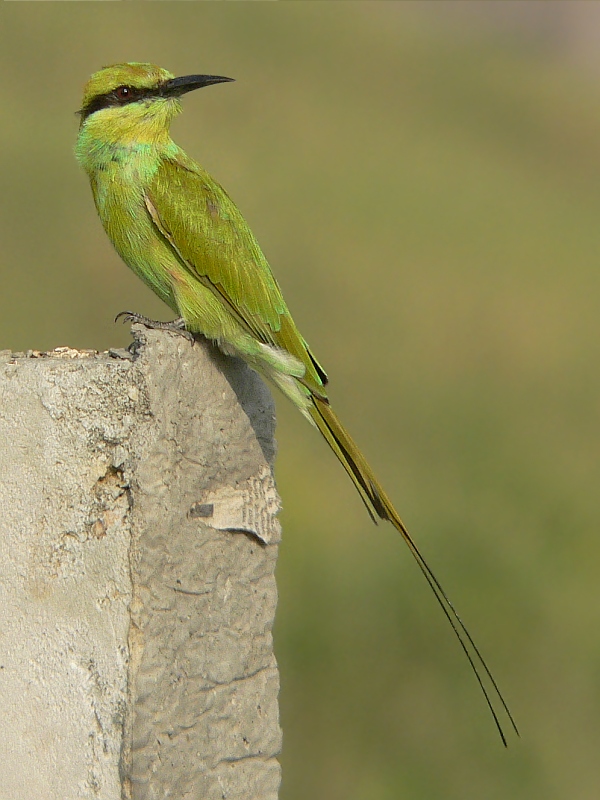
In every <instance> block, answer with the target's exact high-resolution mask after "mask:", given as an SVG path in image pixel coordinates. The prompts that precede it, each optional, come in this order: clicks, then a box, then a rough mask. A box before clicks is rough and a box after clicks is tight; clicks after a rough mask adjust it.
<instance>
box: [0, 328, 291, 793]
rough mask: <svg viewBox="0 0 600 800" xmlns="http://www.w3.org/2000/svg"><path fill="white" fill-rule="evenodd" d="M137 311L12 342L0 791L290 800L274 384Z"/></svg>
mask: <svg viewBox="0 0 600 800" xmlns="http://www.w3.org/2000/svg"><path fill="white" fill-rule="evenodd" d="M133 330H134V334H135V336H136V346H135V355H134V357H133V358H131V357H127V356H128V354H126V353H114V354H113V355H112V356H111V355H109V354H107V353H100V354H97V353H94V352H86V351H76V350H70V349H68V348H59V349H58V350H57V351H54V352H52V353H47V354H42V353H36V352H34V353H28V354H27V355H24V354H20V355H19V354H15V355H13V354H11V353H8V352H6V351H4V352H0V610H1V618H0V730H1V735H0V800H23V798H24V797H30V798H36V800H75V798H90V800H91V799H92V798H93V800H120V799H121V798H131V799H132V800H154V798H167V797H168V798H171V799H172V800H179V798H181V800H183V799H184V798H185V800H213V798H214V800H217V799H218V800H222V798H227V800H242V799H243V800H276V797H277V791H278V786H279V781H280V770H279V765H278V763H277V761H276V755H277V754H278V752H279V749H280V745H281V731H280V729H279V723H278V709H277V692H278V674H277V666H276V663H275V658H274V656H273V649H272V638H271V628H272V625H273V617H274V613H275V605H276V599H277V594H276V587H275V580H274V575H273V572H274V567H275V560H276V556H277V543H278V541H279V537H280V529H279V523H278V521H277V518H276V515H277V511H278V508H279V503H278V498H277V494H276V490H275V485H274V482H273V477H272V465H273V458H274V451H275V445H274V411H273V403H272V400H271V397H270V394H269V392H268V390H267V389H266V387H265V386H264V384H263V383H262V381H261V380H260V379H259V378H258V376H257V375H256V374H255V373H254V372H252V371H251V370H249V369H248V368H247V367H246V366H245V365H244V364H242V363H241V362H239V361H237V360H235V359H231V358H225V357H224V356H222V355H220V354H219V353H218V352H217V351H216V350H215V349H214V348H213V347H211V346H210V345H209V344H207V343H206V342H197V343H196V344H195V345H194V346H192V345H191V344H190V343H189V342H188V341H187V340H186V339H184V338H183V337H181V336H177V335H175V334H171V333H165V332H156V331H149V330H146V329H145V328H143V327H141V326H134V328H133Z"/></svg>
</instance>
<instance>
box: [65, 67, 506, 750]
mask: <svg viewBox="0 0 600 800" xmlns="http://www.w3.org/2000/svg"><path fill="white" fill-rule="evenodd" d="M231 80H233V79H231V78H226V77H223V76H219V75H203V74H198V75H185V76H182V77H175V76H174V75H173V74H172V73H171V72H169V71H167V70H165V69H163V68H161V67H158V66H156V65H154V64H148V63H140V62H126V63H120V64H113V65H111V66H107V67H103V68H102V69H100V70H99V71H97V72H95V73H94V74H93V75H92V76H91V77H90V79H89V80H88V82H87V83H86V85H85V87H84V91H83V100H82V105H81V109H80V111H79V112H77V113H78V114H79V115H80V125H79V133H78V137H77V144H76V148H75V155H76V158H77V160H78V162H79V163H80V165H81V166H82V167H83V169H84V170H85V172H86V173H87V175H88V177H89V180H90V184H91V189H92V193H93V197H94V202H95V205H96V209H97V212H98V215H99V217H100V220H101V222H102V225H103V226H104V229H105V231H106V233H107V234H108V237H109V239H110V240H111V242H112V244H113V245H114V247H115V249H116V251H117V253H118V254H119V256H120V257H121V258H122V259H123V261H124V262H125V264H126V265H127V266H128V267H130V268H131V270H133V272H134V273H135V274H136V275H137V276H138V277H139V278H141V280H142V281H143V282H144V283H145V284H146V285H147V286H148V287H149V288H150V289H152V290H153V291H154V292H155V293H156V294H157V295H158V297H159V298H160V299H161V300H162V301H163V302H164V303H165V304H166V305H167V306H168V307H169V308H170V309H171V310H172V311H173V312H174V313H175V314H176V315H177V316H176V318H175V319H174V320H173V321H171V322H159V321H155V320H150V319H148V318H147V317H144V316H142V315H140V314H134V313H132V312H122V315H123V316H125V318H126V319H127V320H130V321H135V322H141V323H143V324H145V325H148V326H149V327H154V328H166V329H170V330H174V331H179V332H181V333H183V334H184V335H187V336H188V337H192V338H193V337H194V336H195V335H197V334H200V335H202V336H204V337H205V338H207V339H209V340H211V341H212V342H214V343H216V345H217V346H218V347H219V348H220V350H221V351H222V352H223V353H225V354H226V355H230V356H237V357H240V358H242V359H243V360H244V361H245V362H246V363H247V364H248V365H249V366H250V367H251V368H252V369H254V370H255V371H256V372H258V373H259V374H260V375H261V376H263V377H264V378H266V379H267V380H268V381H269V382H271V383H272V384H274V385H275V386H276V387H278V388H279V389H280V390H281V391H282V392H283V394H284V395H286V396H287V397H288V398H289V400H291V402H292V403H293V404H294V405H295V406H296V407H297V408H298V409H299V410H300V412H301V413H302V414H303V415H304V417H306V418H307V419H308V421H309V422H310V423H311V424H312V425H313V426H315V427H316V428H317V429H318V430H319V431H320V433H321V434H322V436H323V438H324V439H325V441H326V442H327V444H328V445H329V447H330V448H331V450H332V451H333V453H334V454H335V455H336V456H337V458H338V460H339V461H340V463H341V464H342V466H343V467H344V469H345V470H346V472H347V473H348V475H349V477H350V480H351V481H352V482H353V484H354V486H355V487H356V489H357V491H358V493H359V495H360V497H361V499H362V501H363V503H364V504H365V506H366V508H367V510H368V512H369V514H370V516H371V518H372V519H373V520H374V521H377V520H387V521H389V522H391V524H392V525H393V526H394V527H395V528H396V530H397V531H398V532H399V533H400V534H401V536H402V538H403V539H404V541H405V542H406V544H407V545H408V547H409V549H410V552H411V553H412V555H413V557H414V558H415V560H416V562H417V564H418V566H419V568H420V570H421V572H422V573H423V575H424V576H425V579H426V580H427V582H428V584H429V586H430V588H431V590H432V591H433V593H434V595H435V597H436V599H437V602H438V603H439V605H440V606H441V608H442V610H443V612H444V614H445V616H446V618H447V620H448V622H449V623H450V625H451V627H452V630H453V631H454V634H455V636H456V637H457V639H458V641H459V643H460V646H461V647H462V650H463V651H464V653H465V655H466V657H467V659H468V661H469V664H470V666H471V669H472V670H473V673H474V675H475V677H476V679H477V682H478V684H479V687H480V689H481V691H482V692H483V695H484V697H485V701H486V703H487V706H488V709H489V711H490V712H491V715H492V717H493V720H494V722H495V725H496V728H497V730H498V732H499V734H500V737H501V739H502V742H503V744H504V745H505V746H506V745H507V739H506V735H505V732H504V729H503V727H502V724H501V721H500V715H501V714H502V713H505V714H506V715H507V718H508V720H509V721H510V724H511V725H512V727H513V728H514V730H515V732H516V733H517V735H518V730H517V726H516V724H515V722H514V720H513V717H512V715H511V713H510V711H509V709H508V706H507V704H506V702H505V700H504V698H503V696H502V694H501V693H500V690H499V688H498V686H497V683H496V681H495V680H494V677H493V676H492V673H491V672H490V670H489V669H488V666H487V664H486V662H485V661H484V659H483V657H482V656H481V653H480V651H479V649H478V648H477V646H476V644H475V642H474V640H473V638H472V637H471V635H470V634H469V632H468V630H467V628H466V627H465V625H464V624H463V622H462V620H461V618H460V617H459V615H458V614H457V612H456V610H455V608H454V606H453V605H452V603H451V602H450V600H449V598H448V595H447V594H446V592H445V591H444V589H443V588H442V586H441V584H440V583H439V581H438V580H437V578H436V577H435V575H434V573H433V572H432V570H431V569H430V567H429V566H428V564H427V562H426V561H425V559H424V558H423V556H422V554H421V552H420V550H419V548H418V547H417V545H416V543H415V541H414V540H413V538H412V536H411V535H410V534H409V532H408V530H407V528H406V526H405V525H404V523H403V521H402V519H401V518H400V516H399V514H398V512H397V511H396V509H395V507H394V505H393V504H392V502H391V500H390V498H389V497H388V495H387V493H386V492H385V491H384V489H383V487H382V486H381V484H380V483H379V481H378V480H377V478H376V477H375V474H374V472H373V470H372V469H371V467H370V466H369V464H368V463H367V460H366V459H365V457H364V456H363V454H362V453H361V451H360V449H359V448H358V446H357V445H356V443H355V442H354V440H353V439H352V437H351V436H350V434H349V433H348V431H347V430H346V428H345V427H344V426H343V425H342V423H341V422H340V420H339V419H338V417H337V415H336V414H335V412H334V410H333V408H332V406H331V403H330V400H329V397H328V391H327V386H328V378H327V374H326V372H325V370H324V368H323V367H322V366H321V364H320V363H319V361H318V360H317V358H316V357H315V355H314V354H313V352H312V350H311V349H310V347H309V346H308V344H307V342H306V340H305V339H304V338H303V337H302V335H301V333H300V332H299V330H298V328H297V327H296V325H295V323H294V320H293V319H292V316H291V314H290V312H289V310H288V307H287V305H286V302H285V300H284V298H283V294H282V292H281V289H280V287H279V284H278V283H277V281H276V279H275V277H274V275H273V273H272V271H271V268H270V266H269V264H268V262H267V260H266V258H265V256H264V255H263V252H262V250H261V248H260V247H259V244H258V242H257V241H256V239H255V237H254V235H253V234H252V231H251V230H250V228H249V226H248V224H247V223H246V221H245V219H244V218H243V216H242V214H241V212H240V211H239V210H238V208H237V206H236V205H235V203H234V202H233V201H232V200H231V198H230V197H229V195H228V194H227V192H226V191H225V190H224V189H223V188H222V187H221V186H220V185H219V183H217V181H215V180H214V179H213V178H212V177H211V176H210V175H209V174H208V173H207V172H206V170H205V169H203V167H201V166H200V165H199V164H198V163H196V162H195V161H194V160H193V159H192V158H190V157H189V156H188V155H187V154H186V153H185V152H184V151H183V150H182V149H181V148H180V147H178V145H177V144H175V142H174V141H173V140H172V139H171V135H170V126H171V122H172V120H173V119H174V118H175V117H176V116H177V115H178V114H179V113H180V112H181V111H182V103H181V97H182V96H183V95H185V94H187V93H188V92H191V91H194V90H196V89H200V88H203V87H206V86H211V85H214V84H218V83H227V82H230V81H231ZM122 315H118V316H122ZM498 701H499V704H500V705H497V703H498ZM500 709H503V711H501V710H500Z"/></svg>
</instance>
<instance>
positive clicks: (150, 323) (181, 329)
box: [115, 311, 195, 344]
mask: <svg viewBox="0 0 600 800" xmlns="http://www.w3.org/2000/svg"><path fill="white" fill-rule="evenodd" d="M118 319H122V320H123V322H139V323H140V324H142V325H145V326H146V327H147V328H151V329H152V330H159V331H171V333H178V334H180V335H181V336H184V337H185V338H186V339H187V340H188V342H191V343H192V344H194V341H195V339H194V334H193V333H192V332H191V331H188V330H187V329H186V327H185V320H184V318H183V317H177V319H174V320H171V322H160V320H157V319H150V318H149V317H144V316H142V314H135V313H134V312H133V311H121V312H120V313H119V314H117V316H116V317H115V322H116V321H117V320H118Z"/></svg>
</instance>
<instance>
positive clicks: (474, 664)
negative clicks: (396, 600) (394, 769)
mask: <svg viewBox="0 0 600 800" xmlns="http://www.w3.org/2000/svg"><path fill="white" fill-rule="evenodd" d="M311 401H312V403H311V405H310V406H309V407H308V409H307V410H308V413H309V415H310V417H311V418H312V420H313V421H314V423H315V424H316V426H317V428H318V429H319V431H320V432H321V433H322V435H323V437H324V438H325V440H326V441H327V443H328V445H329V446H330V447H331V449H332V450H333V452H334V453H335V455H336V456H337V458H338V460H339V461H340V462H341V464H342V466H343V467H344V469H345V470H346V472H347V473H348V475H349V476H350V478H351V480H352V482H353V483H354V485H355V486H356V488H357V490H358V493H359V494H360V497H361V499H362V501H363V503H364V504H365V506H366V507H367V510H368V512H369V514H370V515H371V518H372V519H373V521H374V522H377V518H379V519H382V520H387V521H389V522H391V523H392V525H393V526H394V527H395V528H396V530H397V531H399V533H400V534H401V535H402V538H403V539H404V541H405V542H406V544H407V545H408V547H409V549H410V551H411V553H412V555H413V557H414V559H415V561H416V562H417V564H418V565H419V569H420V570H421V572H422V573H423V575H424V576H425V579H426V580H427V583H428V584H429V586H430V587H431V590H432V591H433V593H434V595H435V598H436V600H437V602H438V603H439V605H440V606H441V608H442V611H443V612H444V615H445V616H446V619H447V620H448V622H449V623H450V625H451V627H452V630H453V631H454V634H455V636H456V638H457V639H458V641H459V643H460V646H461V648H462V650H463V651H464V653H465V655H466V657H467V659H468V661H469V664H470V665H471V669H472V670H473V672H474V674H475V677H476V679H477V682H478V684H479V686H480V688H481V691H482V692H483V695H484V697H485V701H486V703H487V706H488V708H489V710H490V712H491V715H492V717H493V719H494V722H495V724H496V727H497V729H498V732H499V734H500V738H501V739H502V742H503V744H504V745H505V746H506V736H505V734H504V731H503V729H502V726H501V724H500V720H499V718H498V713H497V712H496V709H495V707H494V704H493V702H492V698H493V697H494V696H495V697H497V698H498V699H499V700H500V705H501V707H502V708H503V709H504V711H505V712H506V715H507V716H508V719H509V720H510V724H511V726H512V727H513V729H514V730H515V732H516V734H517V735H519V731H518V729H517V726H516V724H515V721H514V719H513V717H512V715H511V713H510V711H509V709H508V706H507V704H506V702H505V700H504V698H503V696H502V694H501V692H500V690H499V688H498V685H497V684H496V681H495V680H494V677H493V676H492V673H491V672H490V670H489V668H488V666H487V664H486V663H485V661H484V659H483V656H482V655H481V653H480V652H479V649H478V648H477V645H476V644H475V642H474V641H473V639H472V637H471V634H470V633H469V631H468V630H467V628H466V627H465V625H464V623H463V621H462V620H461V618H460V617H459V616H458V614H457V612H456V610H455V609H454V606H453V605H452V603H451V602H450V600H449V598H448V596H447V594H446V592H445V591H444V589H443V588H442V586H441V585H440V583H439V581H438V579H437V578H436V577H435V575H434V574H433V572H432V571H431V569H430V568H429V565H428V564H427V562H426V561H425V559H424V558H423V556H422V555H421V552H420V550H419V548H418V547H417V545H416V544H415V542H414V540H413V538H412V536H411V535H410V534H409V532H408V530H407V529H406V526H405V525H404V523H403V522H402V519H401V518H400V515H399V514H398V512H397V511H396V509H395V508H394V506H393V504H392V502H391V500H390V499H389V497H388V496H387V494H386V493H385V491H384V489H383V488H382V486H381V485H380V483H379V481H378V480H377V478H376V477H375V475H374V474H373V471H372V469H371V467H370V466H369V464H368V462H367V460H366V459H365V457H364V456H363V454H362V453H361V452H360V450H359V449H358V447H357V445H356V444H355V442H354V440H353V439H352V437H351V436H350V434H349V433H348V431H347V430H346V429H345V428H344V426H343V425H342V423H341V422H340V420H339V419H338V417H337V415H336V414H335V412H334V411H333V409H332V408H331V406H330V405H329V403H328V402H327V400H325V399H322V398H320V397H318V396H315V395H313V396H312V397H311ZM478 665H479V667H480V668H481V671H480V668H479V667H478ZM486 680H487V681H489V684H488V686H491V689H488V688H487V687H486V685H485V681H486Z"/></svg>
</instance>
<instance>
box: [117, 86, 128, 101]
mask: <svg viewBox="0 0 600 800" xmlns="http://www.w3.org/2000/svg"><path fill="white" fill-rule="evenodd" d="M115 95H116V96H117V98H118V99H119V100H127V99H128V98H129V97H130V95H131V89H130V88H129V87H128V86H119V87H118V88H117V89H115Z"/></svg>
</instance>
